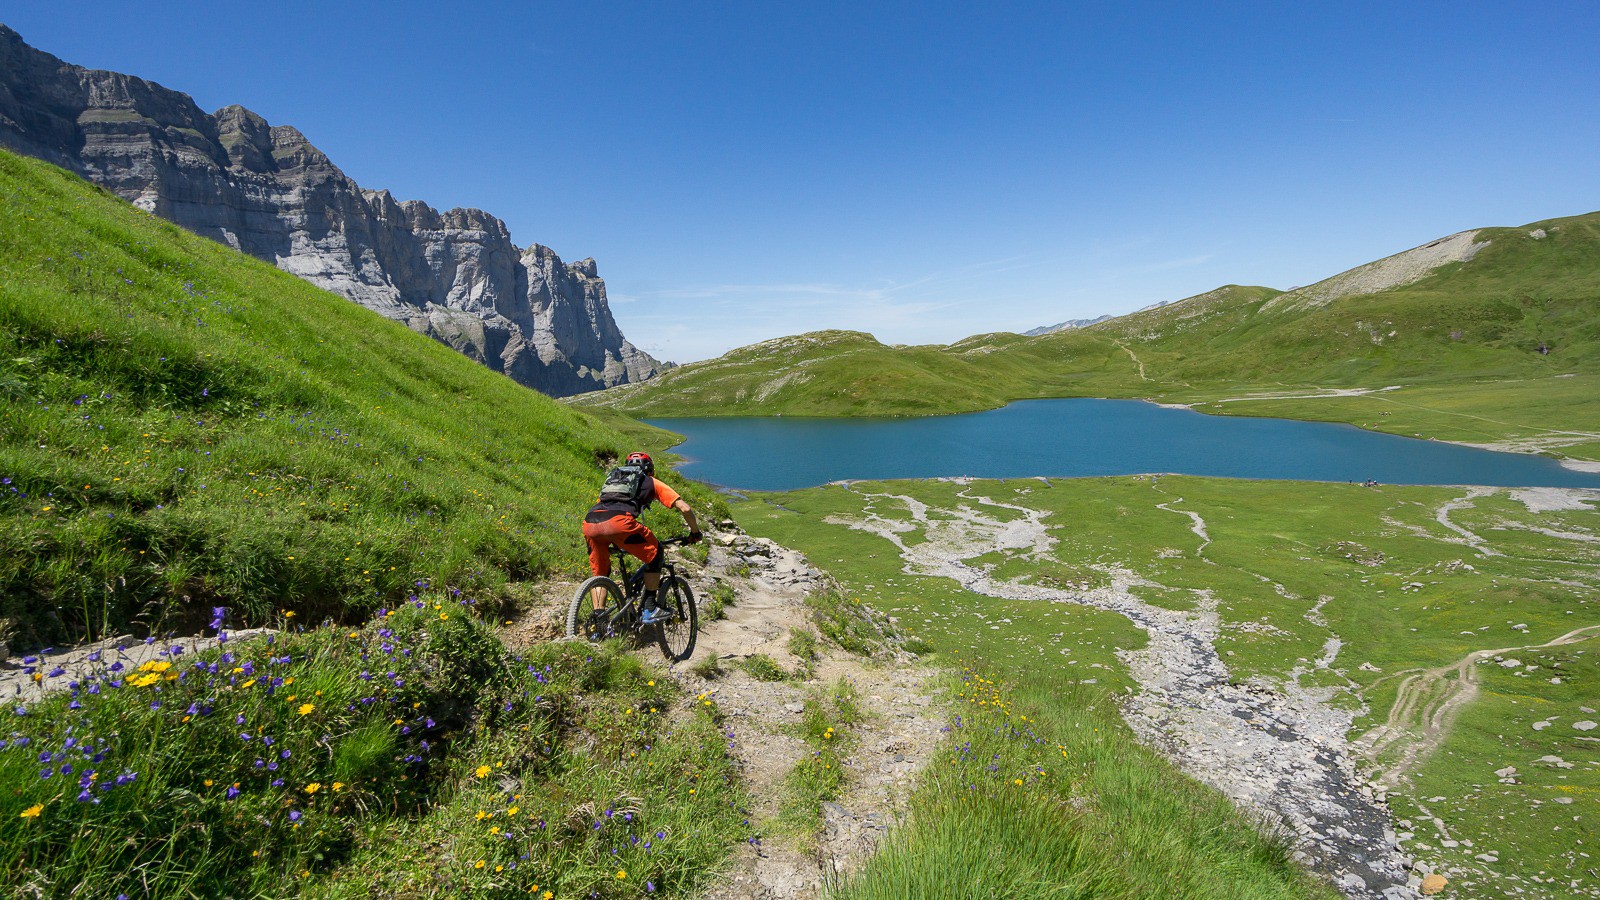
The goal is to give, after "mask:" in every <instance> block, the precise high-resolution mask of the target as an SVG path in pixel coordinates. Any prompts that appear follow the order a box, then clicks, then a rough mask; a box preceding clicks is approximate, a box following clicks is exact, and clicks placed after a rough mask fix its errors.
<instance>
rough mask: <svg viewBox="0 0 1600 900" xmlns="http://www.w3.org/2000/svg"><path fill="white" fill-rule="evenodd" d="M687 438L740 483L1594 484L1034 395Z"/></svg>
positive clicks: (713, 476)
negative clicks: (1191, 479)
mask: <svg viewBox="0 0 1600 900" xmlns="http://www.w3.org/2000/svg"><path fill="white" fill-rule="evenodd" d="M646 421H648V422H649V423H650V424H652V425H655V426H657V427H660V428H665V429H667V430H670V431H674V432H677V433H678V434H681V435H684V437H685V438H686V441H685V442H684V443H683V444H680V445H679V446H678V447H676V448H675V450H674V452H676V453H678V454H679V455H681V456H683V457H684V458H685V459H686V460H687V461H686V462H685V463H684V464H683V465H682V466H681V467H680V468H679V471H680V472H682V473H683V474H684V475H687V476H689V477H691V478H695V479H697V480H700V481H703V482H707V483H710V484H715V485H719V486H722V487H725V488H730V489H733V490H753V491H786V490H796V489H799V488H805V487H814V486H817V485H821V484H827V483H831V482H838V481H859V480H872V481H877V480H885V479H898V478H954V477H966V478H1023V477H1042V478H1083V477H1095V476H1106V475H1134V474H1144V473H1172V474H1184V475H1205V476H1213V477H1221V478H1248V479H1274V480H1294V481H1331V482H1365V481H1376V482H1379V483H1384V484H1422V485H1485V486H1494V487H1579V488H1600V474H1596V473H1590V472H1581V471H1576V470H1573V469H1569V468H1566V467H1564V466H1562V465H1561V464H1560V463H1559V462H1557V461H1555V460H1553V459H1549V458H1546V457H1540V456H1532V455H1527V454H1520V453H1500V452H1495V451H1490V450H1482V449H1478V448H1474V447H1467V446H1462V445H1459V444H1449V443H1442V442H1438V441H1430V440H1419V439H1416V438H1406V437H1399V436H1396V435H1389V434H1381V433H1378V432H1373V431H1364V430H1362V429H1360V428H1356V427H1354V426H1351V425H1336V424H1329V423H1324V422H1301V421H1293V420H1289V419H1268V418H1247V417H1239V416H1212V415H1205V414H1202V413H1197V412H1194V411H1193V410H1188V409H1182V408H1171V407H1163V406H1158V405H1156V404H1153V403H1147V402H1143V401H1137V400H1094V399H1065V400H1026V401H1020V402H1016V403H1012V404H1010V405H1008V406H1005V407H1003V408H1000V409H995V410H989V411H986V412H980V413H969V414H965V415H952V416H930V417H924V418H785V417H744V418H739V417H705V418H672V419H650V420H646Z"/></svg>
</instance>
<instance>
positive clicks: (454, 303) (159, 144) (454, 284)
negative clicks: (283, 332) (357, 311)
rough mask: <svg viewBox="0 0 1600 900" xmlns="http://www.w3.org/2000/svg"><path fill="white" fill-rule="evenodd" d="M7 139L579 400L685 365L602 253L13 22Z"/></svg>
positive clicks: (522, 379)
mask: <svg viewBox="0 0 1600 900" xmlns="http://www.w3.org/2000/svg"><path fill="white" fill-rule="evenodd" d="M0 73H3V74H0V145H3V146H6V147H8V148H10V149H12V150H15V151H16V152H19V153H23V154H26V155H29V156H33V157H36V158H39V159H43V160H45V161H47V162H51V163H54V164H55V165H58V166H61V167H63V168H65V169H68V170H69V171H72V172H74V173H76V174H79V175H81V176H83V177H85V178H88V179H89V180H90V181H93V182H95V183H97V184H100V185H101V186H103V187H105V188H107V189H108V190H110V191H112V192H113V193H115V194H117V195H118V196H120V197H122V198H123V199H126V200H129V201H131V202H133V203H134V204H135V205H136V206H138V207H140V208H142V209H144V210H146V211H147V212H151V213H154V214H156V215H158V216H161V217H162V218H164V219H167V220H169V221H172V222H175V223H177V224H179V225H182V226H183V227H185V228H187V229H189V230H191V231H194V232H195V233H197V234H201V235H203V236H205V237H209V238H212V239H214V240H217V241H219V242H221V243H224V244H227V245H229V246H231V247H233V248H234V249H237V250H240V251H242V252H244V253H247V254H249V255H251V256H255V257H257V258H258V259H263V260H266V261H268V262H271V263H273V264H275V265H277V266H278V267H279V268H282V269H284V270H285V271H288V272H291V273H293V274H295V275H298V276H300V277H301V278H304V279H306V280H308V281H310V282H312V283H313V284H316V285H317V286H318V287H322V288H324V289H327V290H330V291H332V292H334V293H336V294H340V295H341V296H344V297H346V298H347V299H350V300H353V301H355V302H356V303H359V304H361V305H362V306H365V307H367V308H368V309H372V310H374V311H376V312H378V313H380V314H382V315H384V316H386V317H388V318H391V319H395V320H397V321H402V322H405V323H406V325H407V326H409V327H410V328H412V329H413V330H415V331H418V332H421V333H423V334H427V335H429V336H430V337H433V338H435V339H437V340H439V341H441V342H443V343H445V344H448V345H450V346H451V347H454V348H455V349H457V350H459V351H461V352H463V353H465V354H466V355H468V356H469V357H472V358H473V359H475V360H477V361H479V362H481V363H483V364H485V365H487V366H489V367H490V368H492V369H495V370H496V371H500V372H503V373H505V374H506V375H508V376H510V377H511V378H512V379H513V380H515V381H517V382H519V383H521V384H524V385H526V386H529V387H532V388H535V389H537V390H540V391H542V392H544V393H547V394H551V395H554V396H568V395H571V394H576V393H581V392H584V391H588V390H596V389H600V388H605V387H610V386H613V385H616V384H622V383H627V382H631V381H639V380H643V379H646V378H650V377H653V376H654V375H656V374H658V373H659V372H661V371H663V370H664V369H665V368H667V366H668V364H664V363H662V362H660V361H659V360H656V359H654V358H653V357H651V356H650V355H649V354H647V353H645V352H644V351H642V350H640V349H638V348H637V347H635V346H634V345H633V344H632V343H631V342H629V341H628V340H627V339H626V338H625V337H624V336H623V334H622V332H621V330H620V329H619V328H618V327H617V325H616V322H615V320H614V319H613V318H612V315H611V310H610V307H609V305H608V303H607V300H606V295H605V282H604V280H603V279H601V278H600V277H599V274H598V271H597V267H596V264H595V262H594V260H593V259H585V260H580V261H578V262H575V263H570V264H568V263H565V262H563V261H562V260H561V258H560V257H559V256H557V255H556V254H555V253H554V251H551V250H550V249H549V248H547V247H544V246H542V245H540V244H531V245H529V246H528V247H527V248H525V249H524V248H519V247H517V246H516V245H515V244H513V243H512V241H511V234H510V230H509V229H508V228H507V227H506V225H505V223H504V222H503V221H501V220H500V219H499V218H497V217H495V216H493V215H491V214H490V213H487V212H484V211H483V210H479V209H470V208H456V209H450V210H446V211H444V212H440V211H439V210H436V209H434V208H433V207H432V206H429V205H428V204H427V203H425V202H423V201H420V200H406V201H400V200H396V199H395V198H394V196H393V195H392V194H390V193H389V192H388V191H386V190H375V189H368V188H363V187H361V186H360V185H359V184H357V183H356V182H355V181H354V180H353V179H351V178H350V177H349V176H347V175H346V174H345V173H344V172H343V171H342V170H341V169H339V167H338V166H337V165H335V164H334V163H333V161H332V160H331V159H329V158H328V156H327V155H326V154H324V153H323V152H322V151H320V150H318V149H317V148H316V147H315V146H314V145H313V144H312V143H311V142H310V141H309V140H308V139H307V138H306V136H305V135H304V134H302V133H301V132H300V131H299V129H297V128H295V127H293V126H289V125H271V124H270V123H268V122H267V121H266V120H265V119H264V118H262V117H261V116H259V115H257V114H256V113H254V112H251V111H250V110H248V109H246V108H245V107H243V106H239V105H230V106H225V107H223V108H221V109H219V110H217V111H216V112H215V113H212V114H208V113H205V112H203V111H202V110H201V109H200V108H199V107H198V106H197V105H196V104H195V103H194V101H193V99H192V98H191V97H189V95H187V94H184V93H182V92H179V91H175V90H172V89H169V88H166V87H163V86H161V85H159V84H157V83H155V82H151V81H146V80H145V79H142V78H139V77H137V76H133V75H126V74H123V73H118V72H108V71H104V70H93V69H86V68H83V67H81V66H75V65H72V64H70V63H66V62H63V61H62V60H60V59H58V58H57V57H55V56H52V55H50V54H49V53H46V52H44V51H41V50H37V49H35V48H33V47H31V46H29V45H28V44H27V43H26V42H25V41H23V39H22V37H21V35H19V34H17V32H16V31H14V30H12V29H10V28H8V27H6V26H4V25H0Z"/></svg>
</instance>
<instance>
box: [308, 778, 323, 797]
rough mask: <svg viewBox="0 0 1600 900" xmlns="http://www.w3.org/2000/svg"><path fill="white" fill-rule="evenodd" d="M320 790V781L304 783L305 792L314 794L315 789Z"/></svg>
mask: <svg viewBox="0 0 1600 900" xmlns="http://www.w3.org/2000/svg"><path fill="white" fill-rule="evenodd" d="M320 790H322V782H320V781H313V782H311V783H310V784H308V785H306V793H308V794H315V793H316V792H317V791H320Z"/></svg>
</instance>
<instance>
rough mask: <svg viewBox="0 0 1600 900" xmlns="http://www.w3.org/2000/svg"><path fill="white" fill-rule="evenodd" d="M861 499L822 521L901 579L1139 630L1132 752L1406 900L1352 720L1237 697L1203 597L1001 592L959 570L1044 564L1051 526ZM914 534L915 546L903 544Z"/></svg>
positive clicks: (1114, 574) (1000, 585)
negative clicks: (1150, 748) (856, 510)
mask: <svg viewBox="0 0 1600 900" xmlns="http://www.w3.org/2000/svg"><path fill="white" fill-rule="evenodd" d="M864 496H865V497H866V498H867V499H868V504H867V506H866V508H865V515H864V516H863V517H862V518H858V519H847V518H830V519H829V520H828V521H830V522H831V523H833V524H840V525H846V526H848V527H850V528H854V529H856V530H859V531H863V532H868V533H871V534H876V535H878V536H880V537H882V538H884V539H886V540H888V541H890V542H891V543H892V544H894V545H895V547H897V548H898V550H899V552H900V556H901V558H902V559H903V560H904V562H905V567H904V568H905V571H906V572H907V573H909V574H913V575H920V576H928V577H940V578H949V579H951V580H953V581H956V582H958V583H959V584H961V585H962V586H963V587H965V588H966V589H967V590H970V591H973V592H975V593H979V594H984V595H987V596H990V597H996V598H999V599H1005V600H1033V601H1042V602H1050V603H1072V604H1076V605H1080V606H1089V607H1093V608H1095V609H1101V610H1106V611H1108V612H1114V613H1117V614H1119V615H1122V616H1124V617H1126V618H1127V619H1128V620H1129V621H1131V622H1133V623H1134V624H1135V625H1137V626H1138V627H1139V628H1141V629H1143V630H1144V631H1145V632H1146V633H1147V634H1148V635H1149V642H1148V644H1147V645H1146V646H1145V647H1144V648H1143V649H1140V650H1133V651H1123V652H1121V653H1120V654H1119V655H1120V656H1121V658H1122V659H1123V661H1124V662H1125V663H1126V664H1127V665H1128V668H1129V671H1130V672H1131V674H1132V676H1133V678H1134V679H1135V680H1136V681H1137V682H1138V683H1139V686H1140V691H1139V692H1138V693H1137V694H1136V695H1134V696H1132V697H1130V698H1128V699H1127V700H1126V702H1125V706H1124V710H1123V715H1124V718H1126V720H1127V721H1128V723H1129V725H1130V726H1132V728H1133V729H1134V731H1135V733H1137V734H1138V735H1139V737H1140V739H1142V740H1144V741H1145V742H1147V743H1149V744H1152V745H1155V746H1158V747H1160V748H1162V749H1163V750H1164V751H1166V752H1167V753H1168V755H1169V756H1171V757H1172V758H1173V759H1174V760H1176V761H1177V763H1178V764H1179V765H1180V766H1181V767H1182V768H1183V769H1184V770H1185V771H1186V772H1188V773H1189V774H1190V775H1192V776H1194V777H1196V778H1199V779H1200V780H1202V781H1205V782H1207V783H1208V784H1211V785H1213V786H1215V787H1217V788H1218V789H1220V790H1221V791H1223V792H1224V793H1225V794H1227V795H1228V796H1229V797H1230V798H1232V799H1233V800H1234V801H1235V802H1236V803H1238V804H1239V805H1240V806H1241V807H1243V808H1244V809H1246V810H1249V811H1251V812H1253V813H1255V814H1257V815H1259V816H1261V817H1262V818H1263V819H1264V820H1266V821H1269V822H1276V823H1281V826H1282V829H1283V830H1284V832H1285V833H1286V834H1287V835H1288V836H1289V837H1290V838H1291V840H1293V842H1294V844H1295V847H1296V854H1297V857H1298V858H1299V859H1301V860H1302V861H1303V862H1305V863H1306V864H1308V865H1309V866H1311V867H1312V868H1313V869H1316V870H1317V871H1320V872H1322V873H1324V874H1326V875H1328V876H1329V877H1330V878H1332V880H1333V882H1334V884H1335V885H1337V886H1338V887H1339V889H1340V890H1342V891H1343V892H1344V893H1345V894H1346V895H1347V896H1350V897H1362V898H1368V897H1373V898H1375V897H1382V898H1388V900H1398V898H1409V897H1414V896H1416V894H1415V893H1414V892H1413V891H1412V890H1411V889H1410V888H1409V887H1407V886H1406V881H1407V872H1406V869H1405V868H1404V858H1403V857H1402V855H1401V853H1400V851H1399V849H1398V847H1397V843H1396V840H1395V834H1394V830H1393V828H1392V826H1391V820H1390V816H1389V812H1388V810H1387V808H1385V807H1384V806H1383V805H1382V804H1380V803H1379V802H1377V801H1376V800H1374V799H1373V797H1372V792H1371V789H1370V788H1369V787H1368V786H1367V785H1366V784H1365V782H1364V781H1363V780H1362V779H1361V777H1360V776H1358V775H1357V773H1356V768H1355V756H1354V754H1353V753H1352V749H1351V747H1350V745H1349V742H1348V741H1347V740H1346V738H1345V735H1346V734H1347V733H1348V732H1349V730H1350V726H1351V722H1352V719H1353V718H1354V715H1355V713H1354V712H1352V711H1343V710H1338V709H1335V708H1333V707H1332V706H1331V705H1330V704H1329V703H1328V702H1327V700H1328V697H1329V692H1327V691H1319V690H1315V689H1310V688H1303V687H1301V686H1299V685H1298V684H1294V683H1289V684H1285V685H1281V686H1274V687H1271V688H1267V687H1262V686H1252V685H1241V684H1236V683H1234V682H1233V680H1232V679H1231V677H1230V673H1229V671H1228V667H1227V665H1226V664H1225V663H1224V662H1223V660H1222V658H1221V657H1220V656H1219V655H1218V653H1217V650H1216V646H1215V642H1216V639H1217V636H1218V633H1219V627H1220V623H1219V619H1218V616H1217V612H1216V609H1217V600H1216V598H1214V597H1211V596H1210V595H1209V594H1204V595H1202V596H1201V597H1200V598H1199V602H1198V603H1197V605H1196V608H1195V609H1194V610H1191V611H1174V610H1168V609H1162V608H1160V607H1157V606H1153V605H1151V604H1149V603H1146V602H1144V601H1142V600H1140V599H1139V598H1138V597H1136V596H1135V595H1134V594H1133V593H1132V592H1131V591H1130V588H1132V587H1134V586H1137V585H1141V584H1146V583H1147V582H1145V581H1144V580H1143V579H1142V578H1140V576H1138V575H1137V574H1136V573H1134V572H1131V571H1128V570H1126V569H1122V568H1118V567H1110V568H1108V569H1107V573H1108V574H1109V575H1110V576H1111V584H1110V585H1109V586H1108V587H1103V588H1097V589H1094V590H1089V591H1067V590H1060V589H1056V588H1050V587H1044V586H1041V585H1033V584H1022V583H1018V582H1015V581H1005V580H1001V579H997V578H995V577H993V576H992V575H991V574H990V568H989V567H987V566H974V565H969V564H967V563H966V562H965V560H968V559H973V558H976V557H979V556H982V555H984V554H988V553H993V552H995V551H997V550H998V551H1003V552H1008V553H1014V554H1021V555H1022V556H1024V557H1027V558H1034V559H1043V558H1044V557H1045V555H1046V554H1047V553H1048V551H1049V550H1050V548H1051V546H1052V545H1053V544H1054V539H1053V538H1052V537H1051V536H1050V534H1049V529H1048V527H1047V526H1046V525H1045V524H1044V519H1045V518H1046V516H1048V515H1049V513H1047V512H1042V511H1039V510H1034V509H1029V508H1027V507H1024V506H1018V505H1013V504H1008V503H1001V502H998V501H995V500H992V499H990V498H987V497H982V496H974V495H970V494H963V495H962V496H964V497H968V498H969V499H971V500H973V501H974V502H975V503H976V504H977V505H978V506H987V507H994V508H997V509H1004V510H1009V511H1011V512H1013V513H1018V514H1020V517H1017V518H1010V517H1007V518H1008V520H1007V519H1002V518H1001V517H999V516H991V515H987V514H985V513H984V512H983V511H981V510H979V509H977V508H974V507H971V506H962V507H960V508H958V509H945V508H940V509H937V510H935V509H933V508H931V507H929V506H928V505H927V504H925V503H923V502H922V501H920V500H917V499H916V498H914V497H909V496H903V495H896V494H864ZM1174 502H1175V501H1174ZM1170 511H1171V512H1177V513H1181V514H1184V515H1188V516H1191V517H1192V518H1193V519H1194V520H1195V527H1194V529H1193V530H1194V531H1195V534H1196V535H1197V536H1199V537H1201V538H1202V539H1205V538H1206V530H1205V522H1204V520H1203V519H1201V518H1200V517H1199V514H1198V513H1191V512H1187V511H1185V510H1177V509H1173V510H1170ZM932 513H936V515H934V514H932ZM913 532H917V533H920V534H921V535H922V536H923V537H924V538H925V540H923V541H920V542H915V543H912V542H908V541H907V540H906V537H907V536H908V535H910V534H911V533H913Z"/></svg>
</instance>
